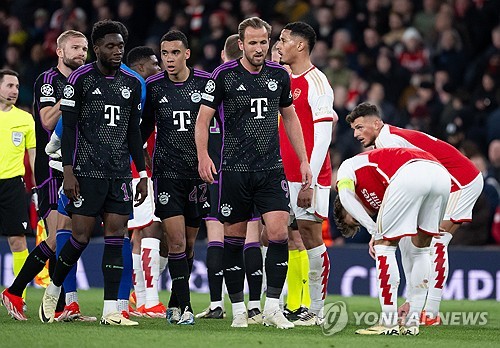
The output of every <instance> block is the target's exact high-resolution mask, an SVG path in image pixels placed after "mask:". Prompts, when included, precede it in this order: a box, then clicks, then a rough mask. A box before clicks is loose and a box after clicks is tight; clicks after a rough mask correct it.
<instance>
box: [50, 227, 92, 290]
mask: <svg viewBox="0 0 500 348" xmlns="http://www.w3.org/2000/svg"><path fill="white" fill-rule="evenodd" d="M87 245H88V243H80V242H79V241H77V240H76V239H75V238H73V236H71V237H70V238H69V241H68V242H66V244H64V246H63V248H62V250H61V252H60V253H59V257H58V258H57V264H56V268H55V270H54V274H53V275H52V283H54V285H55V286H61V285H62V283H63V281H64V279H65V278H66V276H67V275H68V273H69V271H70V270H71V268H72V267H73V265H74V264H75V263H77V262H78V259H79V258H80V256H81V255H82V253H83V251H84V250H85V248H86V247H87Z"/></svg>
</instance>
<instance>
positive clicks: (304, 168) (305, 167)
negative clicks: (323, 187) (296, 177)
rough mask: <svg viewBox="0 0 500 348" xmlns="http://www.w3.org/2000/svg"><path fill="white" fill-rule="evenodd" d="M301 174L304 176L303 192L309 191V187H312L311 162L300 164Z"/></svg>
mask: <svg viewBox="0 0 500 348" xmlns="http://www.w3.org/2000/svg"><path fill="white" fill-rule="evenodd" d="M300 174H302V188H301V190H302V191H304V190H307V189H309V187H311V183H312V172H311V166H310V165H309V162H306V161H304V162H301V163H300Z"/></svg>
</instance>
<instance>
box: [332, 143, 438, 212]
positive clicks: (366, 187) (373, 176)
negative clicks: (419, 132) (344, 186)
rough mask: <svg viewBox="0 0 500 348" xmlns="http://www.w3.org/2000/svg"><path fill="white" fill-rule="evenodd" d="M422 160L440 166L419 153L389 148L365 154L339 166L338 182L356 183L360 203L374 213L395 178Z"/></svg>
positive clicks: (426, 154) (432, 158)
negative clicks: (411, 164) (402, 170)
mask: <svg viewBox="0 0 500 348" xmlns="http://www.w3.org/2000/svg"><path fill="white" fill-rule="evenodd" d="M420 160H423V161H430V162H436V163H439V162H438V160H437V159H436V158H435V157H434V156H433V155H431V154H430V153H428V152H425V151H422V150H418V149H405V148H387V149H376V150H372V151H368V152H363V153H361V154H359V155H357V156H354V157H352V158H349V159H347V160H345V161H344V162H343V163H342V164H341V165H340V167H339V170H338V173H337V180H338V181H340V180H342V179H351V180H353V181H354V183H355V190H356V195H357V196H358V198H359V199H360V200H361V203H362V204H363V205H364V206H365V207H366V208H368V209H369V210H370V211H372V212H375V211H378V210H379V209H380V205H381V204H382V199H383V198H384V194H385V190H386V189H387V186H389V183H390V182H391V180H392V178H393V177H394V175H396V173H397V172H398V171H399V170H400V169H401V168H402V167H403V166H405V165H406V164H408V163H410V162H413V161H420Z"/></svg>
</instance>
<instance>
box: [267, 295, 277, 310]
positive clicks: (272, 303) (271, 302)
mask: <svg viewBox="0 0 500 348" xmlns="http://www.w3.org/2000/svg"><path fill="white" fill-rule="evenodd" d="M279 309H280V300H279V298H269V297H266V302H265V303H264V312H274V311H276V310H279Z"/></svg>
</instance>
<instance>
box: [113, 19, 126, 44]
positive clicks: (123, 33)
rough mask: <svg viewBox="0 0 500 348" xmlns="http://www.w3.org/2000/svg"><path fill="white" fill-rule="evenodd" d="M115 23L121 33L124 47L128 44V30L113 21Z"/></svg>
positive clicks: (120, 23) (121, 24)
mask: <svg viewBox="0 0 500 348" xmlns="http://www.w3.org/2000/svg"><path fill="white" fill-rule="evenodd" d="M115 23H116V24H117V25H118V26H119V27H120V30H121V31H122V37H123V42H124V43H125V45H126V44H127V42H128V29H127V27H126V26H125V24H123V23H122V22H119V21H115Z"/></svg>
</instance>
